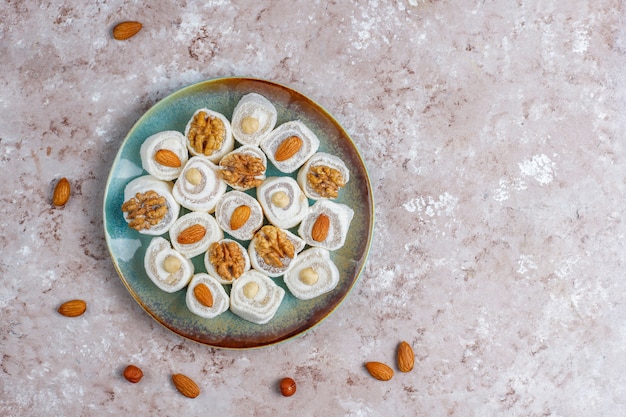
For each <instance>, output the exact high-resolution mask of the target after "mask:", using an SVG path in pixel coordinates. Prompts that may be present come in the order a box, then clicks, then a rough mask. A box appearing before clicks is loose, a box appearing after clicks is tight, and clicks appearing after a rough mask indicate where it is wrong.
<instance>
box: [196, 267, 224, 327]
mask: <svg viewBox="0 0 626 417" xmlns="http://www.w3.org/2000/svg"><path fill="white" fill-rule="evenodd" d="M185 302H186V304H187V308H189V311H191V312H192V313H193V314H196V315H198V316H200V317H204V318H205V319H212V318H215V317H217V316H219V315H220V314H222V313H223V312H225V311H226V310H228V307H229V305H230V298H229V297H228V294H226V291H225V290H224V287H223V286H222V284H220V283H219V282H218V281H217V280H216V279H215V278H213V277H212V276H211V275H209V274H205V273H199V274H195V275H194V276H193V278H192V279H191V282H190V283H189V286H188V287H187V294H186V296H185Z"/></svg>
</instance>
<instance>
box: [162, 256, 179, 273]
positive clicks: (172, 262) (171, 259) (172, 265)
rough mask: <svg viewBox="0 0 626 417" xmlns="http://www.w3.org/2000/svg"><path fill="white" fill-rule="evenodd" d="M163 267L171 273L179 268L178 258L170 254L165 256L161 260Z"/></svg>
mask: <svg viewBox="0 0 626 417" xmlns="http://www.w3.org/2000/svg"><path fill="white" fill-rule="evenodd" d="M163 268H164V269H165V270H166V271H167V272H169V273H170V274H173V273H174V272H176V271H178V270H179V269H180V259H178V258H177V257H175V256H172V255H169V256H167V257H166V258H165V260H164V261H163Z"/></svg>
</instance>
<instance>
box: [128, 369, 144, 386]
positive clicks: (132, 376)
mask: <svg viewBox="0 0 626 417" xmlns="http://www.w3.org/2000/svg"><path fill="white" fill-rule="evenodd" d="M124 378H126V380H127V381H128V382H132V383H133V384H136V383H137V382H139V381H141V378H143V371H142V370H141V369H139V368H138V367H136V366H135V365H128V366H127V367H126V368H125V369H124Z"/></svg>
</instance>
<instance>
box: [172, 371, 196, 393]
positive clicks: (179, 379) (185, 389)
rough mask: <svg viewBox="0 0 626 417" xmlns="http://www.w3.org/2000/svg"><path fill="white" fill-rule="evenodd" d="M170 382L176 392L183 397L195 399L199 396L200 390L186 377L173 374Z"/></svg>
mask: <svg viewBox="0 0 626 417" xmlns="http://www.w3.org/2000/svg"><path fill="white" fill-rule="evenodd" d="M172 382H173V383H174V386H175V387H176V389H177V390H178V392H180V393H181V394H183V395H184V396H185V397H189V398H196V397H197V396H198V395H200V388H198V385H197V384H196V383H195V382H194V381H193V379H191V378H189V377H188V376H186V375H183V374H174V375H172Z"/></svg>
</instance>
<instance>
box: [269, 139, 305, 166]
mask: <svg viewBox="0 0 626 417" xmlns="http://www.w3.org/2000/svg"><path fill="white" fill-rule="evenodd" d="M301 147H302V139H300V138H299V137H298V136H289V137H288V138H287V139H285V140H283V141H282V142H281V143H280V145H278V148H277V149H276V153H275V154H274V158H275V159H276V160H277V161H278V162H282V161H286V160H287V159H289V158H291V157H292V156H294V155H295V154H296V153H298V151H299V150H300V148H301Z"/></svg>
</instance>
